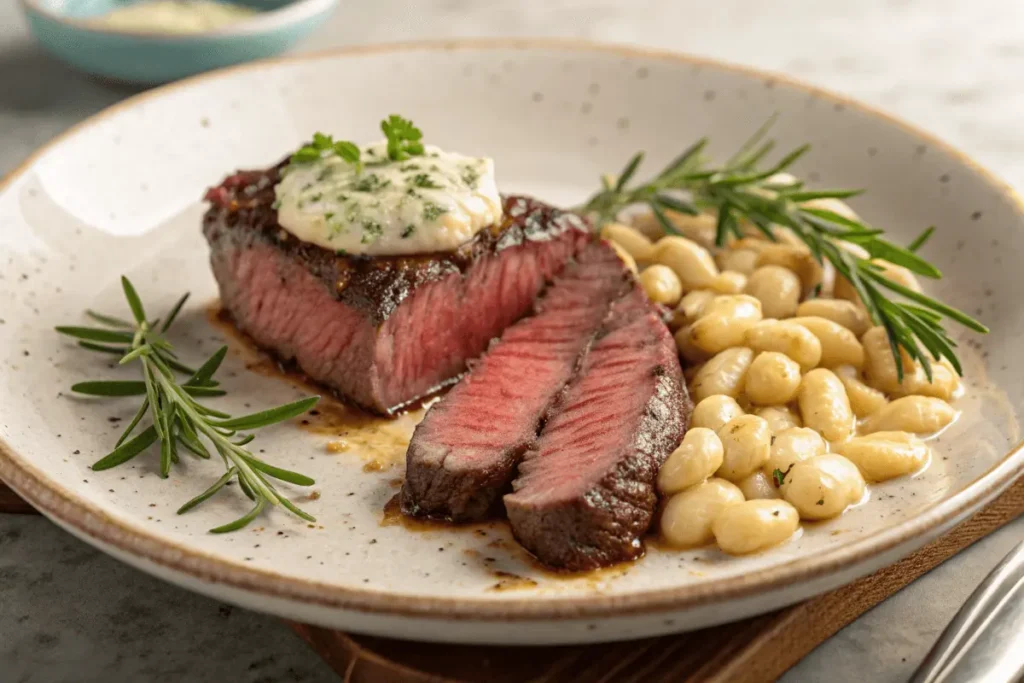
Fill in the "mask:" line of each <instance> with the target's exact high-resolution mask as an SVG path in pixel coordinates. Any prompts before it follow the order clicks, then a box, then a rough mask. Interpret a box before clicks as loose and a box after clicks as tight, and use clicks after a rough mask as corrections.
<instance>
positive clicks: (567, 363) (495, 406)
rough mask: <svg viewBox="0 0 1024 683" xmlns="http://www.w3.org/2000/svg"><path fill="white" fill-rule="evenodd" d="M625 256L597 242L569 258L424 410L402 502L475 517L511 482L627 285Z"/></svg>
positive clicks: (416, 509) (420, 511) (412, 508)
mask: <svg viewBox="0 0 1024 683" xmlns="http://www.w3.org/2000/svg"><path fill="white" fill-rule="evenodd" d="M626 283H627V280H626V273H625V271H624V270H623V267H622V263H621V261H619V258H618V257H617V256H616V255H615V252H613V251H612V250H611V249H609V248H608V247H607V246H606V245H605V244H603V243H595V244H592V245H591V246H589V247H587V248H586V249H584V250H583V252H582V253H581V254H580V256H579V258H578V261H577V262H576V263H574V264H572V265H570V266H568V267H567V268H566V269H565V270H564V271H563V273H562V274H561V275H560V276H559V277H558V278H556V279H555V282H554V284H553V285H551V286H550V288H549V289H548V290H547V292H546V293H545V295H544V296H543V297H542V298H541V299H540V300H539V301H538V302H537V305H536V307H535V314H534V315H533V316H532V317H529V318H526V319H525V320H521V321H519V322H518V323H516V324H515V325H512V326H511V327H509V328H508V329H507V330H505V333H504V334H503V335H502V337H501V340H500V341H499V342H498V343H497V344H495V345H494V346H493V347H492V348H491V350H490V351H488V352H487V355H485V356H484V357H483V358H482V359H481V360H480V361H478V362H476V363H474V364H473V369H472V371H471V372H470V373H469V374H467V375H466V376H464V377H463V378H462V380H460V381H459V383H458V384H456V385H455V387H454V388H452V390H451V391H450V392H449V393H448V394H447V395H446V396H445V397H444V398H443V399H441V401H440V402H438V403H437V404H435V405H434V406H433V407H431V409H430V410H429V411H428V412H427V415H426V417H425V418H424V419H423V421H422V422H420V424H419V426H417V427H416V432H415V433H414V434H413V437H412V441H411V443H410V444H409V450H408V452H407V454H406V470H405V484H404V486H403V487H402V508H403V510H404V511H405V512H407V513H409V514H414V515H422V516H430V517H440V518H445V519H451V520H455V521H467V520H473V519H480V518H482V517H484V516H486V515H487V513H488V512H489V511H490V510H491V509H492V508H493V507H494V504H495V503H496V502H498V501H499V499H500V498H501V495H502V494H503V493H506V492H507V491H508V490H510V484H511V483H512V478H513V477H514V476H515V468H516V465H518V464H519V460H520V458H521V457H522V455H523V452H524V451H525V450H526V449H527V448H528V447H529V446H530V445H531V444H532V443H533V442H534V440H535V439H536V438H537V430H538V428H539V427H540V422H541V419H542V418H543V417H544V414H545V412H546V411H547V410H548V408H549V407H550V405H551V402H552V400H553V399H554V398H555V396H556V395H557V394H558V392H559V391H560V390H561V389H562V388H563V387H564V386H565V384H566V382H568V381H569V379H570V377H571V376H572V374H573V372H574V371H575V369H576V366H577V361H578V359H579V358H580V354H581V352H582V351H583V350H584V349H585V348H586V347H587V345H588V344H589V342H590V340H591V339H592V338H593V336H594V333H595V332H596V331H597V330H598V328H599V327H600V326H601V322H602V320H604V318H605V316H606V315H607V313H608V309H609V307H610V306H611V304H612V302H613V301H614V300H615V299H616V297H617V296H618V295H619V294H621V293H622V291H623V290H624V288H625V286H627V284H626Z"/></svg>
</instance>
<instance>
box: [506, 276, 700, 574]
mask: <svg viewBox="0 0 1024 683" xmlns="http://www.w3.org/2000/svg"><path fill="white" fill-rule="evenodd" d="M691 410H692V404H691V402H690V399H689V396H688V395H687V392H686V385H685V384H684V383H683V377H682V371H681V369H680V367H679V360H678V358H677V356H676V349H675V345H674V344H673V343H672V337H671V335H670V334H669V332H668V330H667V329H666V327H665V325H664V323H663V322H662V321H661V320H660V319H659V318H658V315H657V313H656V312H655V310H654V309H653V308H652V307H651V305H650V304H649V303H648V301H647V299H646V297H645V296H644V295H643V293H642V292H641V291H640V290H639V288H636V287H634V288H633V289H632V290H631V291H630V292H629V293H628V294H627V295H626V296H624V297H622V298H621V299H619V300H618V301H616V302H615V304H614V305H613V306H612V310H611V313H610V314H609V318H608V319H607V320H606V322H605V325H604V327H603V329H602V331H601V333H600V334H599V337H598V339H597V340H595V342H594V344H593V345H592V346H591V348H590V351H589V352H588V353H587V355H586V357H585V359H584V360H583V363H582V366H581V368H580V370H579V373H578V375H577V377H576V378H575V379H574V380H573V382H572V383H571V384H570V385H569V386H568V387H567V388H566V390H565V393H564V395H563V396H562V397H561V398H560V399H559V402H558V403H557V404H556V406H555V407H554V408H553V409H552V412H551V414H550V415H549V416H548V418H547V421H546V424H545V426H544V428H543V430H542V431H541V433H540V437H539V438H538V440H537V442H536V444H535V445H534V447H533V448H531V449H530V450H529V451H527V452H526V454H525V455H524V458H523V462H522V463H521V464H520V465H519V476H518V477H517V478H516V480H515V481H514V482H513V488H514V493H511V494H509V495H507V496H505V499H504V501H505V509H506V510H507V511H508V518H509V520H510V521H511V522H512V531H513V532H514V533H515V536H516V538H517V539H518V540H519V542H520V543H522V544H523V545H524V546H525V547H526V549H527V550H529V551H530V552H531V553H533V554H534V555H535V556H536V557H537V558H538V559H539V560H540V561H542V562H543V563H545V564H547V565H549V566H551V567H556V568H559V569H568V570H582V569H592V568H594V567H601V566H605V565H608V564H612V563H615V562H620V561H624V560H629V559H633V558H635V557H637V556H639V555H640V554H641V553H642V552H643V546H642V544H641V542H640V537H641V536H642V535H643V534H644V532H646V531H647V528H648V527H649V526H650V523H651V519H652V516H653V513H654V507H655V503H656V496H655V492H654V482H655V478H656V476H657V473H658V468H659V467H660V466H661V464H662V462H664V460H665V458H666V457H668V455H669V453H671V452H672V450H673V449H675V447H676V446H678V445H679V442H680V440H681V439H682V437H683V432H685V431H686V427H687V424H688V423H689V418H690V412H691Z"/></svg>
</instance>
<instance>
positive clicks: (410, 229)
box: [402, 223, 416, 240]
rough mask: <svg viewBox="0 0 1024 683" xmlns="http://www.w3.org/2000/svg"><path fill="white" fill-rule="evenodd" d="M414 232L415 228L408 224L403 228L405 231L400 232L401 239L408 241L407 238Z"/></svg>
mask: <svg viewBox="0 0 1024 683" xmlns="http://www.w3.org/2000/svg"><path fill="white" fill-rule="evenodd" d="M414 232H416V226H415V225H412V224H411V223H410V224H409V225H407V226H405V230H403V231H402V239H403V240H404V239H408V238H409V237H411V236H412V234H413V233H414Z"/></svg>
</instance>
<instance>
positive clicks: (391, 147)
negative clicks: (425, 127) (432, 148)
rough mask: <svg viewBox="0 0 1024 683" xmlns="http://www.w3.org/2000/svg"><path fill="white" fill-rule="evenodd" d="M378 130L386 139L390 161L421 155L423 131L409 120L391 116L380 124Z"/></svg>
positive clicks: (396, 115)
mask: <svg viewBox="0 0 1024 683" xmlns="http://www.w3.org/2000/svg"><path fill="white" fill-rule="evenodd" d="M380 129H381V131H383V132H384V136H385V137H386V138H387V139H388V157H389V158H390V159H391V160H392V161H404V160H406V159H408V158H409V157H411V156H421V155H422V154H423V131H421V130H420V129H419V128H417V127H416V126H415V125H413V123H412V121H410V120H409V119H404V118H402V117H401V116H399V115H398V114H392V115H391V116H389V117H388V118H386V119H384V120H383V121H381V122H380Z"/></svg>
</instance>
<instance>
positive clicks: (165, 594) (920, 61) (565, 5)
mask: <svg viewBox="0 0 1024 683" xmlns="http://www.w3.org/2000/svg"><path fill="white" fill-rule="evenodd" d="M342 5H343V6H342V8H341V9H340V10H339V11H338V12H337V13H336V14H335V16H334V17H333V18H332V19H331V21H330V23H329V24H328V25H327V26H324V27H323V28H322V29H321V30H320V31H319V32H318V33H317V34H316V35H315V36H313V37H312V38H311V39H310V40H309V41H307V42H306V43H305V44H304V45H303V46H302V47H301V48H300V49H301V50H313V49H322V48H325V47H330V46H336V45H347V44H354V43H367V42H380V41H395V40H409V39H420V38H438V37H461V36H572V37H581V38H590V39H595V40H604V41H610V42H622V43H634V44H642V45H648V46H652V47H663V48H672V49H677V50H683V51H687V52H693V53H697V54H702V55H707V56H711V57H717V58H721V59H726V60H729V61H733V62H741V63H747V64H752V65H755V66H759V67H763V68H768V69H773V70H776V71H781V72H784V73H788V74H790V75H793V76H796V77H799V78H802V79H804V80H809V81H812V82H814V83H816V84H818V85H821V86H824V87H827V88H830V89H833V90H838V91H842V92H845V93H847V94H849V95H852V96H854V97H857V98H860V99H862V100H864V101H866V102H869V103H871V104H874V105H877V106H880V107H882V108H884V109H887V110H889V111H891V112H893V113H895V114H898V115H900V116H902V117H904V118H906V119H908V120H910V121H912V122H914V123H917V124H918V125H921V126H923V127H924V128H927V129H929V130H931V131H932V132H934V133H936V134H938V135H940V136H941V137H943V138H945V139H947V140H949V141H950V142H952V143H954V144H956V145H958V146H960V147H961V148H963V149H964V150H965V151H967V152H968V153H970V154H972V155H973V156H974V157H975V158H977V159H978V160H979V161H981V162H982V163H983V164H985V165H986V166H988V167H989V168H991V169H993V170H994V171H996V172H997V173H999V174H1000V175H1002V176H1003V177H1004V178H1005V179H1006V180H1008V181H1009V182H1010V183H1011V185H1014V186H1015V187H1017V188H1018V189H1020V188H1022V187H1024V138H1022V137H1021V135H1020V120H1021V117H1022V115H1024V86H1022V81H1021V77H1020V74H1021V73H1022V72H1024V41H1022V40H1021V33H1020V27H1021V26H1022V25H1024V5H1021V4H1020V3H1009V2H1005V1H1004V0H972V2H967V3H965V2H962V1H961V0H861V1H860V2H856V3H833V2H822V1H821V0H776V2H772V3H757V2H748V1H745V0H717V1H716V2H713V3H709V2H697V1H695V0H687V1H673V0H633V1H632V2H625V1H624V2H612V1H610V0H604V1H592V2H583V1H579V0H524V1H522V2H514V1H512V0H509V1H506V2H501V1H499V0H487V1H483V0H477V1H473V0H418V1H416V2H400V1H399V0H374V1H373V2H359V1H358V0H343V1H342ZM133 92H134V90H133V89H131V88H126V87H123V86H114V85H110V84H106V83H101V82H98V81H95V80H93V79H90V78H87V77H83V76H80V75H78V74H76V73H74V72H71V71H69V70H67V69H65V68H64V67H63V66H61V65H59V64H56V63H54V62H52V61H51V60H50V59H49V58H48V57H46V56H45V55H44V54H43V53H42V52H41V51H40V50H38V49H37V48H36V47H35V45H34V44H33V43H32V41H31V39H30V38H29V36H28V33H27V30H26V28H25V25H24V21H23V19H22V18H21V16H20V13H19V11H18V8H17V4H16V3H14V2H11V1H10V0H8V1H5V2H0V141H2V142H0V173H3V172H7V171H9V170H10V169H12V168H14V167H15V166H16V165H17V164H18V163H19V162H20V161H21V160H22V159H23V158H24V157H26V156H27V155H28V154H29V153H30V152H31V151H32V150H33V149H35V148H36V147H38V146H39V145H41V144H43V143H45V142H46V141H47V140H49V139H50V138H51V137H53V136H54V135H56V134H57V133H59V132H60V131H62V130H64V129H66V128H67V127H68V126H70V125H72V124H74V123H76V122H77V121H80V120H81V119H83V118H85V117H86V116H89V115H90V114H93V113H95V112H97V111H99V110H101V109H103V108H104V107H106V106H108V105H110V104H112V103H114V102H116V101H118V100H120V99H122V98H124V97H126V96H128V95H130V94H132V93H133ZM1022 537H1024V520H1020V521H1018V522H1016V523H1015V524H1013V525H1011V526H1009V527H1008V528H1006V529H1004V530H1003V531H1002V532H1000V533H998V534H996V535H994V536H992V537H991V538H989V539H987V540H985V541H983V542H981V543H979V544H978V545H976V546H975V547H974V548H972V549H971V550H969V551H967V552H965V553H964V554H962V555H961V556H959V557H958V558H956V559H954V560H952V561H950V562H947V563H946V564H945V565H943V566H942V567H941V568H939V569H937V570H936V571H934V572H932V573H931V574H929V575H928V576H926V577H924V578H923V579H921V580H919V581H917V582H916V583H914V584H913V585H912V586H910V587H909V588H907V589H906V590H904V591H902V592H901V593H900V594H898V595H896V596H895V597H893V598H892V599H890V600H888V601H886V602H885V603H884V604H882V605H881V606H879V607H877V608H876V609H874V610H872V611H871V612H869V613H868V614H866V615H865V616H864V617H862V618H861V619H859V620H858V621H857V622H855V623H854V624H852V625H851V626H849V627H847V628H846V629H844V630H843V631H841V632H840V633H839V634H838V635H837V636H835V637H834V638H832V639H831V640H830V641H828V642H827V643H825V644H824V645H822V646H821V647H819V648H818V649H817V650H816V651H815V652H814V653H812V654H811V655H810V656H809V657H807V658H806V659H805V660H804V661H803V662H801V663H800V664H799V665H798V666H797V667H796V668H794V669H793V670H792V671H791V672H790V673H789V674H788V675H787V676H786V679H785V680H786V681H787V682H789V683H792V682H794V681H817V680H829V681H835V682H837V683H842V682H843V681H901V680H905V679H906V678H907V676H908V675H909V674H910V672H911V671H912V670H913V668H914V666H916V663H917V662H918V661H919V660H920V659H921V657H923V656H924V654H925V652H926V651H927V649H928V647H929V646H930V644H931V642H932V641H933V640H934V639H935V637H936V636H937V635H938V632H939V631H940V630H941V629H942V628H943V626H944V625H945V624H946V622H947V621H948V620H949V619H950V618H951V617H952V615H953V613H954V612H955V611H956V609H957V608H958V607H959V605H960V604H961V603H962V601H963V600H964V599H965V598H966V597H967V595H968V594H969V593H970V591H971V590H972V589H973V587H974V586H975V585H976V584H977V583H978V582H979V581H980V580H981V579H982V578H983V577H984V575H985V574H986V573H987V572H988V571H989V570H990V569H991V567H993V566H994V565H995V564H996V563H997V562H998V561H999V559H1001V557H1002V556H1003V555H1004V554H1005V553H1006V552H1007V551H1008V550H1009V549H1010V547H1011V546H1012V545H1013V544H1014V543H1016V542H1017V541H1019V540H1020V539H1021V538H1022ZM225 680H226V681H252V682H256V681H332V680H336V679H335V678H334V676H333V675H332V673H331V672H330V671H329V670H328V669H327V667H326V666H324V665H323V664H322V663H321V662H319V661H318V660H317V658H316V657H314V656H313V655H312V654H311V653H310V651H309V650H308V649H307V648H306V646H305V645H304V644H303V643H302V642H301V641H300V640H299V639H298V638H297V637H295V636H294V635H292V634H291V632H290V631H289V630H288V629H287V628H286V627H285V626H283V625H282V624H281V623H280V622H279V621H278V620H276V619H274V618H272V617H267V616H263V615H258V614H254V613H250V612H247V611H245V610H241V609H238V608H231V607H228V606H226V605H222V604H220V603H218V602H216V601H213V600H209V599H206V598H202V597H199V596H196V595H192V594H189V593H186V592H184V591H181V590H179V589H177V588H175V587H173V586H170V585H167V584H164V583H161V582H159V581H157V580H155V579H151V578H149V577H148V576H145V575H143V574H141V573H139V572H137V571H135V570H133V569H130V568H128V567H126V566H123V565H120V564H118V563H117V562H115V561H113V560H112V559H109V558H108V557H106V556H104V555H101V554H100V553H98V552H96V551H94V550H92V549H91V548H89V547H88V546H86V545H84V544H82V543H81V542H79V541H77V540H75V539H74V538H72V537H71V536H69V535H67V534H65V533H63V532H62V531H60V530H59V529H57V528H56V527H54V526H53V525H51V524H50V523H49V522H47V521H45V520H43V519H39V518H33V517H18V516H0V683H8V682H9V681H10V682H12V683H13V682H15V681H18V682H20V681H25V682H28V681H38V682H51V681H54V682H58V681H59V682H63V681H68V682H72V681H73V682H91V681H103V682H104V683H118V682H121V681H132V682H134V681H140V682H148V681H175V682H177V681H225Z"/></svg>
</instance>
